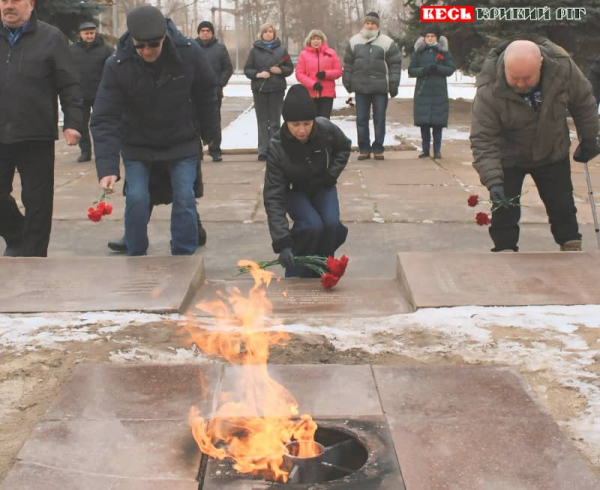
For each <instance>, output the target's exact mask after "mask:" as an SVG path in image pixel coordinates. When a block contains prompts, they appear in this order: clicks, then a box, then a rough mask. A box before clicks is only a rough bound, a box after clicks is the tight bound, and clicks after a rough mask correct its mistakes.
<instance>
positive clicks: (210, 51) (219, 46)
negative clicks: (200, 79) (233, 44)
mask: <svg viewBox="0 0 600 490" xmlns="http://www.w3.org/2000/svg"><path fill="white" fill-rule="evenodd" d="M196 42H197V43H198V45H199V46H200V47H201V48H202V50H203V51H204V54H206V57H207V58H208V61H209V63H210V66H211V67H212V69H213V71H214V72H215V75H216V76H217V78H218V79H219V88H218V91H217V97H218V100H219V136H218V137H217V139H216V140H215V141H214V142H213V146H212V147H211V148H209V149H208V152H209V154H210V156H211V157H212V160H213V162H220V161H222V160H223V157H222V155H221V104H222V103H223V87H225V85H227V83H228V82H229V79H230V78H231V75H232V74H233V67H232V66H231V58H230V57H229V53H228V52H227V47H226V46H225V45H224V44H223V43H220V42H219V41H218V40H217V38H216V37H215V28H214V26H213V25H212V23H211V22H208V21H207V20H204V21H202V22H200V24H198V37H197V38H196Z"/></svg>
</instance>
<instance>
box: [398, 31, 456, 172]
mask: <svg viewBox="0 0 600 490" xmlns="http://www.w3.org/2000/svg"><path fill="white" fill-rule="evenodd" d="M454 70H455V67H454V61H452V55H451V54H450V51H449V50H448V40H447V39H446V38H445V37H444V36H442V35H441V30H440V28H439V27H438V26H437V25H435V24H427V25H426V26H425V29H424V31H423V36H421V37H420V38H419V39H417V42H416V43H415V52H414V53H413V55H412V56H411V58H410V66H409V67H408V75H409V76H411V77H417V83H416V84H415V95H414V99H413V102H414V109H413V110H414V120H415V126H419V127H420V128H421V139H422V141H423V143H422V145H423V152H422V153H421V154H420V155H419V158H425V157H428V156H429V149H430V146H431V132H432V130H433V158H435V159H437V160H439V159H440V158H442V153H441V148H442V128H445V127H446V126H448V113H449V112H450V104H449V101H448V83H447V81H446V79H447V77H449V76H450V75H452V74H453V73H454Z"/></svg>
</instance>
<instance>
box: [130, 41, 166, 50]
mask: <svg viewBox="0 0 600 490" xmlns="http://www.w3.org/2000/svg"><path fill="white" fill-rule="evenodd" d="M160 43H161V41H148V42H147V43H138V44H134V45H133V47H134V48H135V49H144V48H145V47H146V46H148V47H149V48H158V47H159V46H160Z"/></svg>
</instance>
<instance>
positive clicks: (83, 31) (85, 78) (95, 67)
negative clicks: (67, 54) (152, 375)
mask: <svg viewBox="0 0 600 490" xmlns="http://www.w3.org/2000/svg"><path fill="white" fill-rule="evenodd" d="M112 53H113V50H112V48H111V47H110V46H109V45H108V44H106V43H105V42H104V39H103V38H102V36H98V35H97V34H96V24H94V23H93V22H84V23H82V24H81V25H80V26H79V41H77V42H76V43H75V44H72V45H71V54H72V55H73V60H74V61H75V65H76V66H77V68H79V75H80V80H81V91H82V92H83V127H82V131H81V140H80V141H79V148H81V155H80V156H79V158H78V159H77V161H78V162H80V163H81V162H89V161H90V160H91V159H92V142H91V141H90V131H89V127H88V126H89V123H90V114H91V110H92V107H93V106H94V99H95V98H96V92H97V91H98V85H100V80H101V79H102V70H103V69H104V63H105V61H106V59H107V58H108V57H109V56H110V55H112Z"/></svg>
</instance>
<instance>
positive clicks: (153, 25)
mask: <svg viewBox="0 0 600 490" xmlns="http://www.w3.org/2000/svg"><path fill="white" fill-rule="evenodd" d="M127 30H128V31H129V34H131V36H132V37H133V38H134V39H136V40H137V41H149V40H151V39H161V38H162V37H163V36H164V35H165V34H166V33H167V21H166V20H165V16H164V15H163V14H162V12H161V11H160V10H158V9H157V8H156V7H153V6H152V5H141V6H139V7H136V8H134V9H133V10H132V11H131V12H129V13H128V14H127Z"/></svg>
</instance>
